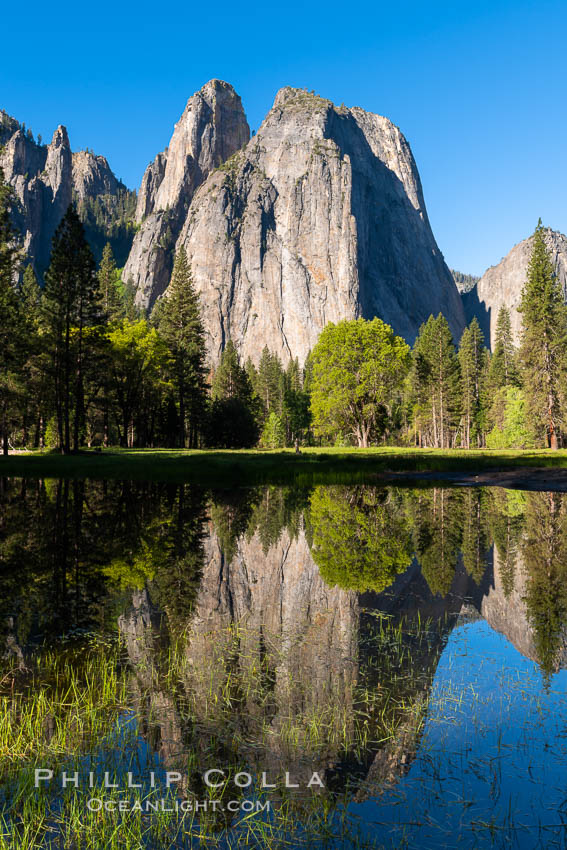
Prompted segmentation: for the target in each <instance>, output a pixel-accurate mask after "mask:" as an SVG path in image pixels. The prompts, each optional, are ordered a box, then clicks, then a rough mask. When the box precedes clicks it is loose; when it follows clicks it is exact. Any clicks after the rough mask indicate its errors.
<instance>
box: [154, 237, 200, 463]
mask: <svg viewBox="0 0 567 850" xmlns="http://www.w3.org/2000/svg"><path fill="white" fill-rule="evenodd" d="M157 326H158V330H159V332H160V334H161V336H162V338H163V339H164V341H165V344H166V345H167V347H168V349H169V353H170V361H169V367H168V370H169V373H170V378H171V382H172V384H173V387H174V391H175V394H176V397H177V405H178V422H179V428H178V435H177V440H178V445H180V446H185V445H186V444H187V443H188V445H189V448H193V447H194V446H196V445H198V441H199V435H200V433H201V431H202V428H203V422H204V414H205V405H206V391H207V382H206V366H205V331H204V328H203V323H202V321H201V310H200V304H199V297H198V295H197V293H196V292H195V288H194V286H193V281H192V279H191V270H190V268H189V262H188V260H187V254H186V253H185V249H184V248H181V249H180V250H179V252H178V253H177V255H176V257H175V262H174V265H173V273H172V276H171V282H170V284H169V288H168V290H167V293H166V295H165V297H164V298H162V299H161V300H160V302H159V310H158V314H157Z"/></svg>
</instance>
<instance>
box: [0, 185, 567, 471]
mask: <svg viewBox="0 0 567 850" xmlns="http://www.w3.org/2000/svg"><path fill="white" fill-rule="evenodd" d="M14 205H15V198H14V194H13V192H12V190H11V188H10V186H9V185H8V184H7V183H5V182H4V180H3V178H2V177H1V176H0V316H1V319H0V434H1V441H2V450H3V453H4V454H7V453H8V452H9V449H10V447H14V448H18V447H25V448H54V449H55V448H56V449H58V450H59V451H61V452H62V453H64V454H68V453H70V452H77V451H79V450H80V449H81V448H83V447H85V446H86V447H97V446H103V447H107V446H111V445H120V446H122V447H152V446H165V447H174V448H181V447H187V448H206V447H220V448H239V447H252V446H256V445H259V446H260V447H265V448H273V449H275V448H281V447H284V446H293V445H295V447H296V449H297V448H298V447H299V446H300V445H303V444H315V445H344V446H349V445H356V446H359V447H366V446H370V445H376V444H391V445H415V446H419V447H438V448H442V449H447V448H454V447H465V448H470V447H473V446H477V447H484V446H488V447H490V448H492V447H494V448H499V447H504V446H515V447H519V448H525V447H529V446H534V445H544V444H546V445H549V446H551V447H552V448H556V447H558V446H559V445H562V444H563V433H564V430H565V427H564V419H565V410H566V408H565V391H566V389H567V373H566V369H567V357H566V348H565V346H566V340H567V311H566V308H565V305H564V302H563V295H562V292H561V289H560V286H559V283H558V282H557V280H556V278H555V276H554V273H553V267H552V264H551V261H550V259H549V257H548V255H547V251H546V248H545V242H544V239H543V228H542V226H541V222H540V224H538V227H537V229H536V232H535V236H534V249H533V255H532V258H531V262H530V267H529V272H528V280H527V282H526V287H525V290H524V294H523V299H522V307H521V309H522V317H523V325H524V329H523V337H522V345H521V347H520V349H519V350H516V348H515V347H514V343H513V337H512V331H511V324H510V316H509V313H508V312H507V310H506V309H504V308H503V309H502V310H501V311H500V315H499V317H498V325H497V331H496V345H495V349H494V352H493V353H492V354H490V352H489V351H488V350H487V348H486V347H485V344H484V338H483V334H482V332H481V329H480V326H479V324H478V322H477V320H476V319H473V320H472V322H471V323H470V325H469V326H468V327H467V328H466V329H465V331H464V333H463V334H462V337H461V340H460V342H459V345H458V347H457V346H455V344H454V341H453V338H452V335H451V331H450V329H449V325H448V323H447V320H446V319H445V317H444V316H442V315H441V314H439V316H437V317H433V316H431V317H430V318H429V320H428V321H427V322H426V323H425V324H424V325H422V327H421V329H420V332H419V335H418V337H417V339H416V341H415V344H414V346H413V349H410V347H409V346H408V345H407V344H406V343H405V341H404V340H403V339H402V338H401V337H398V336H396V335H395V334H394V331H393V330H392V328H391V327H389V326H388V325H386V324H385V323H384V322H382V321H381V320H380V319H377V318H376V319H373V320H372V321H365V320H363V319H358V320H354V321H343V322H339V323H338V324H336V325H334V324H329V325H327V326H326V327H325V328H324V330H323V332H322V334H321V336H320V338H319V340H318V342H317V344H316V345H315V347H314V349H313V351H312V352H311V353H310V355H309V356H308V358H307V361H306V363H305V364H304V365H303V366H301V365H300V364H299V362H298V360H297V359H296V360H291V361H290V362H289V363H288V364H287V365H284V364H283V363H282V361H281V360H280V358H279V357H278V355H277V354H275V353H273V352H271V351H270V350H269V349H268V348H267V347H265V348H264V350H263V351H262V353H261V356H260V359H259V361H258V363H257V365H256V364H254V363H253V362H252V360H251V359H250V358H249V359H248V360H247V361H246V362H242V361H241V358H240V357H239V354H238V351H237V349H236V346H235V344H234V342H233V341H232V340H230V339H229V340H228V341H227V343H226V346H225V348H224V350H223V352H222V354H221V356H220V361H219V363H218V365H217V367H216V369H211V368H210V365H209V364H208V362H207V355H206V333H205V329H204V326H203V322H202V317H201V307H200V303H199V297H198V294H197V292H196V290H195V288H194V285H193V281H192V278H191V269H190V266H189V262H188V259H187V256H186V254H185V251H184V250H183V249H180V250H179V252H178V253H177V255H176V257H175V262H174V267H173V272H172V276H171V282H170V285H169V287H168V290H167V293H166V295H165V296H164V297H162V298H160V299H159V300H158V302H157V304H156V306H155V307H154V309H153V311H152V313H151V315H149V316H147V315H144V314H143V313H142V312H141V311H140V310H139V309H138V308H137V307H136V305H135V302H134V293H133V291H132V287H131V286H128V285H124V283H123V282H122V280H121V277H120V270H119V269H118V268H117V265H116V262H115V259H114V256H113V253H112V249H111V246H110V244H107V245H106V246H105V248H104V251H103V255H102V259H101V262H100V264H99V266H98V268H97V266H96V264H95V260H94V258H93V254H92V251H91V248H90V247H89V244H88V242H87V239H86V237H85V230H84V227H83V224H82V223H81V221H80V218H79V215H78V213H77V211H76V209H75V207H74V206H73V205H71V206H70V207H69V209H68V210H67V212H66V214H65V216H64V218H63V219H62V221H61V223H60V225H59V227H58V229H57V231H56V233H55V236H54V238H53V243H52V251H51V258H50V264H49V267H48V269H47V272H46V274H45V285H44V287H43V288H41V287H40V285H39V283H38V281H37V278H36V276H35V274H34V271H33V268H32V266H31V265H30V264H28V265H25V263H24V262H23V260H22V255H21V251H20V248H19V244H18V238H17V234H16V233H15V232H14V229H13V226H12V217H11V211H12V209H13V207H14Z"/></svg>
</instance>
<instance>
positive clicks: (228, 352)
mask: <svg viewBox="0 0 567 850" xmlns="http://www.w3.org/2000/svg"><path fill="white" fill-rule="evenodd" d="M211 394H212V397H213V400H214V401H220V400H221V399H229V398H237V399H240V400H241V401H243V402H245V403H248V402H250V399H251V397H252V387H251V386H250V381H249V380H248V375H247V374H246V370H245V369H243V368H242V366H241V365H240V358H239V356H238V352H237V350H236V346H235V345H234V343H233V341H232V340H231V339H229V340H228V342H227V344H226V346H225V349H224V351H223V353H222V354H221V358H220V361H219V365H218V367H217V370H216V372H215V374H214V377H213V383H212V388H211Z"/></svg>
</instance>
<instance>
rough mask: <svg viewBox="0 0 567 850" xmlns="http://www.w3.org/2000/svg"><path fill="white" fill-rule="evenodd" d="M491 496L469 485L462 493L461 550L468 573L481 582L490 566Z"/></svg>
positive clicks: (477, 581) (477, 582)
mask: <svg viewBox="0 0 567 850" xmlns="http://www.w3.org/2000/svg"><path fill="white" fill-rule="evenodd" d="M489 506H490V496H489V494H488V492H487V491H486V490H484V489H481V488H480V487H469V488H468V489H466V490H464V492H463V494H462V528H463V537H462V542H461V552H462V555H463V564H464V567H465V569H466V571H467V573H468V574H469V575H470V576H471V577H472V578H473V579H474V581H475V582H476V584H480V582H481V581H482V577H483V576H484V573H485V571H486V567H487V566H488V556H489V552H490V547H491V540H490V531H489V521H488V511H489Z"/></svg>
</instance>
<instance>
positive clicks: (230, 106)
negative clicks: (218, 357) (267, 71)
mask: <svg viewBox="0 0 567 850" xmlns="http://www.w3.org/2000/svg"><path fill="white" fill-rule="evenodd" d="M249 138H250V128H249V127H248V122H247V121H246V116H245V114H244V110H243V108H242V104H241V102H240V98H239V96H238V95H237V94H236V92H235V91H234V89H233V88H232V86H230V85H228V83H224V82H222V81H221V80H211V81H210V82H208V83H207V84H206V85H205V86H203V88H202V89H200V91H198V92H197V93H196V94H194V95H193V96H192V97H190V98H189V100H188V102H187V106H186V107H185V110H184V112H183V115H182V116H181V118H180V119H179V121H178V123H177V124H176V125H175V130H174V132H173V136H172V138H171V141H170V143H169V146H168V148H167V149H166V150H165V151H163V153H160V154H158V155H157V156H156V158H155V159H154V161H153V162H152V163H151V164H150V165H149V166H148V168H147V169H146V172H145V174H144V177H143V180H142V185H141V187H140V191H139V194H138V204H137V210H136V217H137V219H138V222H139V224H140V228H139V231H138V233H137V234H136V237H135V239H134V243H133V245H132V250H131V252H130V256H129V257H128V261H127V263H126V266H125V268H124V274H123V278H124V280H126V281H131V282H132V283H133V284H134V286H135V287H136V290H137V301H138V303H139V304H141V305H143V306H144V307H151V306H152V305H153V304H154V302H155V300H156V298H157V297H158V296H159V295H161V294H162V293H163V292H164V290H165V289H166V287H167V286H168V284H169V278H170V275H171V269H172V264H173V249H174V245H175V242H176V240H177V238H178V236H179V232H180V230H181V228H182V227H183V225H184V224H185V221H186V219H187V215H188V214H189V205H190V203H191V200H192V198H193V195H194V193H195V190H196V189H197V188H198V187H199V186H200V185H201V184H202V183H203V181H204V180H205V179H206V177H207V176H208V175H209V174H210V172H211V171H212V170H213V169H214V168H216V167H217V166H219V165H220V164H221V163H222V162H224V161H225V160H227V159H228V158H229V157H231V156H232V154H234V153H235V151H237V150H239V149H240V148H242V147H243V146H244V145H245V144H246V143H247V142H248V139H249ZM214 236H215V234H211V235H210V236H209V237H208V238H211V239H214Z"/></svg>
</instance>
